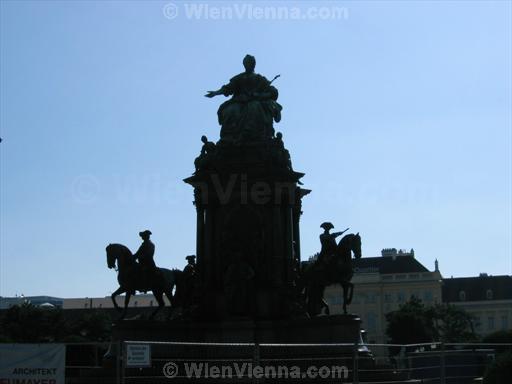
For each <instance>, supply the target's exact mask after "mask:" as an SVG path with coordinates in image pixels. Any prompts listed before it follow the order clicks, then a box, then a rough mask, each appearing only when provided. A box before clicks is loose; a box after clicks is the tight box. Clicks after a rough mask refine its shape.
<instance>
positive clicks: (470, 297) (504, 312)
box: [443, 273, 512, 336]
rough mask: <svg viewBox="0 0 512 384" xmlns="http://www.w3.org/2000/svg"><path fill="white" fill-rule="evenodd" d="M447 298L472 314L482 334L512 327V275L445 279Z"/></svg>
mask: <svg viewBox="0 0 512 384" xmlns="http://www.w3.org/2000/svg"><path fill="white" fill-rule="evenodd" d="M443 301H444V302H447V303H450V304H453V305H455V306H457V307H460V308H463V309H464V310H466V311H467V312H468V313H469V314H471V315H472V316H473V319H474V330H475V332H476V333H477V334H478V335H479V336H486V335H488V334H490V333H493V332H496V331H500V330H509V329H512V276H488V275H487V274H485V273H482V274H481V275H480V276H478V277H459V278H449V279H444V280H443Z"/></svg>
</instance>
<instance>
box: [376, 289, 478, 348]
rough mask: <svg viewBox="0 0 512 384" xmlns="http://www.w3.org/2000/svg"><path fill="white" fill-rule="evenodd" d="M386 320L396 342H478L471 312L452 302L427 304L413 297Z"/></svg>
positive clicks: (389, 314) (387, 331) (390, 336)
mask: <svg viewBox="0 0 512 384" xmlns="http://www.w3.org/2000/svg"><path fill="white" fill-rule="evenodd" d="M386 319H387V321H388V326H387V329H386V333H387V335H388V337H389V338H390V339H391V342H392V343H394V344H416V343H428V342H452V343H453V342H471V341H476V336H475V333H474V330H473V324H472V318H471V315H469V314H468V313H467V312H466V311H465V310H463V309H462V308H458V307H455V306H453V305H449V304H436V305H433V306H427V305H425V304H423V302H422V301H421V300H420V299H418V298H416V297H411V299H410V300H409V301H408V302H406V303H404V304H402V305H401V306H400V308H399V309H398V310H397V311H394V312H390V313H388V314H387V315H386Z"/></svg>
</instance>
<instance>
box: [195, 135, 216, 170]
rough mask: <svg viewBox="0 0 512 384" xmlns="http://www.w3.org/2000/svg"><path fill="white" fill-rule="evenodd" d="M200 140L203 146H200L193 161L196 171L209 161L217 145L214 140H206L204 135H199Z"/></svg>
mask: <svg viewBox="0 0 512 384" xmlns="http://www.w3.org/2000/svg"><path fill="white" fill-rule="evenodd" d="M201 141H202V143H203V147H202V148H201V153H200V154H199V156H198V157H196V159H195V161H194V165H195V166H196V171H197V170H199V169H200V168H204V167H206V166H208V164H209V163H210V162H211V160H212V159H213V157H214V156H215V154H216V153H217V146H216V145H215V143H214V142H212V141H208V138H207V137H206V136H204V135H203V136H201Z"/></svg>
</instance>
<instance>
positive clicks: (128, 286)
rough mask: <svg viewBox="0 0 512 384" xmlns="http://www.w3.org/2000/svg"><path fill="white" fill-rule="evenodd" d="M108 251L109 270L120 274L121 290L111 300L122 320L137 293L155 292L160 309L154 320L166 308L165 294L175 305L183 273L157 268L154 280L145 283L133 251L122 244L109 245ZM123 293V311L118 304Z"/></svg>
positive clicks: (153, 314) (172, 304)
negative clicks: (118, 297)
mask: <svg viewBox="0 0 512 384" xmlns="http://www.w3.org/2000/svg"><path fill="white" fill-rule="evenodd" d="M106 251H107V266H108V268H110V269H116V270H117V272H118V273H117V281H118V282H119V288H118V289H116V290H115V291H114V292H113V293H112V295H111V298H112V302H113V303H114V307H115V308H116V309H117V310H118V311H120V312H121V317H120V319H123V318H124V317H125V315H126V310H127V308H128V304H129V302H130V298H131V296H132V295H134V294H135V293H136V291H143V292H146V291H152V292H153V295H154V296H155V299H156V301H157V303H158V307H157V308H156V309H155V310H154V311H153V313H152V314H151V316H150V318H151V319H152V318H154V317H155V315H156V314H157V313H158V311H159V310H161V309H162V308H163V307H164V306H165V302H164V300H163V295H164V294H165V295H166V296H167V298H168V299H169V301H170V302H171V306H174V305H175V303H176V300H175V296H176V297H177V295H178V292H179V291H180V285H181V284H180V279H181V274H182V271H180V270H177V269H172V270H169V269H165V268H156V270H155V273H154V275H153V278H152V280H151V281H149V282H147V281H143V280H141V276H142V274H141V269H142V266H141V265H140V264H139V263H137V261H136V260H135V257H134V255H132V253H131V251H130V250H129V249H128V248H127V247H126V246H124V245H122V244H109V245H108V246H107V248H106ZM174 288H176V293H175V296H173V294H172V291H173V289H174ZM122 293H126V296H125V299H124V309H123V310H121V308H120V307H119V305H118V304H117V302H116V296H118V295H120V294H122Z"/></svg>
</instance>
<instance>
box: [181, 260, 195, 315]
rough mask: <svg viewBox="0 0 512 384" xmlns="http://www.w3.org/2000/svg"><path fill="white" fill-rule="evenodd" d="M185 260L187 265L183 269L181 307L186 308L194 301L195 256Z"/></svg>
mask: <svg viewBox="0 0 512 384" xmlns="http://www.w3.org/2000/svg"><path fill="white" fill-rule="evenodd" d="M185 259H186V260H187V262H188V264H187V265H186V266H185V268H184V269H183V286H184V295H183V307H184V308H188V307H190V306H191V305H192V304H193V302H194V299H195V293H196V292H195V290H196V279H197V271H196V257H195V255H190V256H187V257H185Z"/></svg>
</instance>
